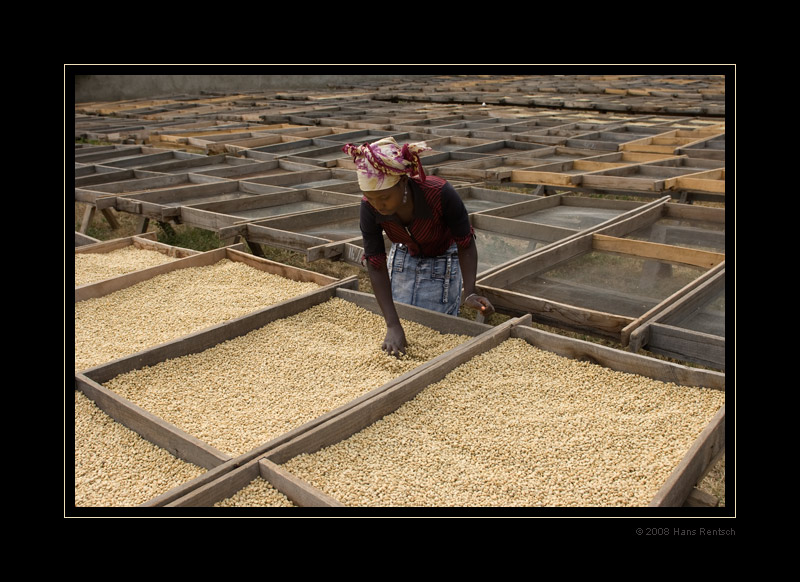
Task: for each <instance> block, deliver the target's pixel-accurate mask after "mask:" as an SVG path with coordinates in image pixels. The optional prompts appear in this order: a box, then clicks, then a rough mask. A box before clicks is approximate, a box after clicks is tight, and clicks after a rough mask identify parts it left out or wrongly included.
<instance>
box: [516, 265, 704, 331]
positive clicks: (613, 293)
mask: <svg viewBox="0 0 800 582" xmlns="http://www.w3.org/2000/svg"><path fill="white" fill-rule="evenodd" d="M704 272H705V270H704V269H702V268H699V267H692V266H689V265H678V264H674V263H669V262H666V261H660V260H655V259H647V258H641V257H636V256H631V255H620V254H616V253H608V252H602V251H589V252H586V253H583V254H581V255H578V256H576V257H573V258H572V259H570V260H567V261H564V262H562V263H559V264H558V265H556V266H555V267H553V268H551V269H549V270H546V271H544V272H541V273H536V274H534V275H531V276H528V277H524V278H522V279H520V280H518V281H516V282H515V283H513V284H512V285H511V286H510V287H509V290H511V291H515V292H519V293H523V294H525V295H530V296H534V297H540V298H543V299H548V300H550V301H555V302H558V303H564V304H567V305H571V306H574V307H580V308H583V309H592V310H595V311H601V312H604V313H612V314H615V315H622V316H626V317H639V316H640V315H642V314H643V313H645V312H646V311H648V310H649V309H651V308H653V307H654V306H655V305H657V304H658V303H660V302H661V301H663V300H664V299H666V298H667V297H669V296H670V295H672V294H673V293H676V292H677V291H679V290H680V289H682V288H683V287H684V286H686V285H687V284H689V283H690V282H692V281H694V280H695V279H696V278H697V277H699V276H700V275H702V274H703V273H704Z"/></svg>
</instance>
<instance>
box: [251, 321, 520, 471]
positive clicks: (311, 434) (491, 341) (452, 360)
mask: <svg viewBox="0 0 800 582" xmlns="http://www.w3.org/2000/svg"><path fill="white" fill-rule="evenodd" d="M523 321H525V319H512V320H508V321H506V322H504V323H502V324H500V325H498V326H496V327H494V328H491V329H489V330H488V331H486V333H484V334H481V335H480V336H477V337H475V338H473V339H472V340H469V341H468V342H466V343H464V344H461V345H460V346H459V347H457V348H454V349H453V350H451V351H449V352H447V353H446V354H443V355H442V356H440V357H439V358H436V359H435V360H433V361H432V362H433V363H431V364H430V365H426V366H425V368H424V370H422V371H420V372H419V373H417V374H414V375H413V376H410V377H407V378H405V379H404V380H403V381H400V382H397V383H394V384H393V385H391V386H390V387H389V388H387V389H385V390H381V391H380V393H378V394H376V395H373V397H371V398H368V399H364V400H362V401H361V402H359V403H358V404H357V405H356V406H352V407H350V408H349V409H348V410H347V411H345V412H342V413H341V414H338V415H337V416H335V417H333V418H331V419H330V420H328V421H326V422H324V423H321V424H319V425H317V426H315V427H314V428H312V429H311V430H308V431H305V432H304V433H303V434H301V435H299V436H298V437H297V438H294V439H292V440H291V441H288V442H286V443H284V444H282V445H280V446H278V447H275V448H274V449H272V450H270V451H269V452H268V453H267V454H266V455H265V457H266V458H267V459H269V460H270V461H272V462H273V463H276V464H279V465H280V464H282V463H285V462H286V461H287V460H289V459H291V458H292V457H294V456H296V455H298V454H301V453H307V452H308V453H310V452H314V451H317V450H319V449H321V448H323V447H325V446H328V445H331V444H334V443H336V442H339V441H341V440H343V439H345V438H347V437H349V436H351V435H353V434H355V433H357V432H358V431H360V430H362V429H363V428H365V427H367V426H369V425H370V424H372V423H373V422H375V421H376V420H378V419H380V418H382V417H383V416H385V415H387V414H389V413H391V412H393V411H395V410H396V409H397V408H398V407H399V406H400V405H401V404H403V403H404V402H406V401H408V400H411V399H412V398H413V397H414V396H416V395H417V394H418V393H419V392H420V391H422V390H423V389H425V387H427V386H428V385H430V384H431V383H433V382H436V381H438V380H441V379H442V378H444V377H445V376H446V375H447V373H448V372H449V371H451V370H453V369H454V368H456V367H457V366H459V365H460V364H462V363H464V362H466V361H467V360H469V359H470V358H472V357H474V356H475V355H477V354H480V353H482V352H484V351H486V350H488V349H491V348H492V347H495V346H497V345H499V343H500V342H502V341H503V340H505V339H507V338H508V337H509V334H510V330H511V327H512V326H514V325H517V324H518V323H520V322H523Z"/></svg>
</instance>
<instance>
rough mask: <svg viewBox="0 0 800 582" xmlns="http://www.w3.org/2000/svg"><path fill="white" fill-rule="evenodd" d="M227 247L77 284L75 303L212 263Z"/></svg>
mask: <svg viewBox="0 0 800 582" xmlns="http://www.w3.org/2000/svg"><path fill="white" fill-rule="evenodd" d="M227 248H228V247H222V248H219V249H214V250H212V251H207V252H205V253H198V254H196V255H191V256H188V257H185V258H183V259H177V260H175V261H171V262H169V263H165V264H163V265H156V266H154V267H148V268H147V269H142V270H140V271H134V272H132V273H126V274H125V275H120V276H118V277H113V278H111V279H105V280H103V281H98V282H96V283H88V284H86V285H79V286H77V287H75V302H76V303H77V302H78V301H85V300H87V299H93V298H96V297H102V296H104V295H108V294H109V293H114V292H115V291H119V290H120V289H125V288H127V287H130V286H132V285H135V284H137V283H140V282H142V281H146V280H148V279H152V278H153V277H156V276H158V275H162V274H164V273H168V272H170V271H174V270H177V269H185V268H191V267H201V266H205V265H211V264H214V263H216V262H219V261H221V260H222V259H224V258H226V257H227V254H228V252H227Z"/></svg>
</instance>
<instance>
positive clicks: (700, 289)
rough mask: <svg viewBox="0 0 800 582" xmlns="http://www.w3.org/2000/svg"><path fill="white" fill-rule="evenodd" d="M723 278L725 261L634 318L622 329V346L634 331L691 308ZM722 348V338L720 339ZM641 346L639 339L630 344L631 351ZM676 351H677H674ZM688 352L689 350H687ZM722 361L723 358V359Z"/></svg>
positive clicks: (629, 339) (628, 343)
mask: <svg viewBox="0 0 800 582" xmlns="http://www.w3.org/2000/svg"><path fill="white" fill-rule="evenodd" d="M724 278H725V262H724V261H723V262H722V263H720V264H719V265H716V266H714V267H713V268H711V269H710V270H709V271H708V272H706V273H704V274H703V275H701V276H700V277H698V278H697V279H695V280H694V281H692V282H691V283H689V284H688V285H686V286H685V287H683V288H682V289H680V290H679V291H677V292H676V293H673V294H672V295H671V296H669V297H667V298H666V299H663V300H662V301H660V302H659V303H658V305H656V306H655V307H654V308H652V309H650V310H648V311H647V312H646V313H644V314H642V315H641V316H639V317H637V318H635V319H634V320H633V321H632V322H631V323H630V324H629V325H627V326H626V327H625V329H623V330H622V334H621V337H620V341H621V343H622V345H623V346H629V345H630V343H631V336H633V335H634V334H636V331H637V330H638V329H639V328H641V327H645V326H647V325H649V324H653V323H658V322H659V321H661V320H663V319H664V318H666V317H668V316H669V315H670V314H676V313H680V311H682V310H684V309H692V307H693V306H694V305H696V304H697V303H698V302H699V301H700V300H702V298H704V297H706V296H707V293H709V292H710V291H711V290H714V289H716V288H718V285H719V284H720V283H721V282H722V283H724V280H725V279H724ZM722 344H723V348H724V340H723V341H722ZM640 347H641V344H640V343H639V339H637V341H636V343H635V344H633V345H630V349H631V350H633V351H636V350H638V349H639V348H640ZM676 353H678V352H676ZM687 353H690V352H687ZM723 361H724V360H723Z"/></svg>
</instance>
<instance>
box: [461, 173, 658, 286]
mask: <svg viewBox="0 0 800 582" xmlns="http://www.w3.org/2000/svg"><path fill="white" fill-rule="evenodd" d="M543 190H544V187H543V186H539V187H538V188H537V190H536V191H535V194H538V193H540V192H542V191H543ZM668 200H669V197H663V198H660V199H658V200H655V201H652V202H648V203H641V202H631V201H625V200H609V199H602V198H582V197H573V196H568V195H566V194H563V193H562V194H553V195H550V196H544V197H542V196H536V197H535V199H533V200H529V201H526V202H521V203H518V204H510V205H508V206H503V207H499V208H496V209H493V210H487V211H483V212H478V213H475V214H473V215H470V220H471V222H472V225H473V226H474V227H475V228H477V229H482V230H488V231H491V232H497V233H502V234H508V235H512V236H522V237H525V238H528V237H530V238H531V239H533V240H537V241H545V242H546V243H547V244H545V245H544V246H543V247H540V248H538V249H536V250H534V251H531V252H529V253H525V254H523V255H521V256H520V257H517V258H516V259H513V260H510V261H507V262H505V263H502V264H500V265H496V266H494V267H492V268H490V269H488V270H486V271H483V272H482V273H480V277H479V279H483V278H485V277H488V276H489V275H491V274H493V273H495V272H497V271H500V270H502V269H505V268H506V267H510V266H512V265H513V264H515V263H517V262H519V261H523V260H526V259H529V258H530V257H533V256H534V255H538V254H541V253H543V252H546V251H547V250H548V249H550V248H551V247H553V246H556V245H559V244H561V243H563V242H566V241H568V240H570V239H572V238H576V237H580V236H585V235H586V234H589V233H591V232H597V231H600V230H601V229H603V228H606V227H608V226H609V225H611V224H615V223H617V222H620V221H624V220H625V219H626V218H629V217H635V216H637V215H638V214H639V213H642V212H646V211H648V210H650V209H653V208H660V207H661V206H662V205H663V204H664V203H666V202H667V201H668ZM558 206H564V207H576V208H580V207H589V208H591V207H598V208H607V209H615V210H619V212H620V214H619V215H618V216H616V217H613V218H610V219H608V220H605V221H603V222H600V223H598V224H596V225H594V226H591V227H589V228H585V229H583V230H576V229H569V228H565V227H561V226H554V225H548V224H539V223H536V222H534V221H527V220H518V219H517V217H518V216H521V215H525V214H529V213H534V212H536V211H539V210H548V209H551V208H554V207H558Z"/></svg>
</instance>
